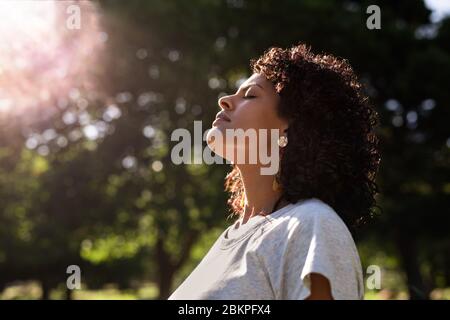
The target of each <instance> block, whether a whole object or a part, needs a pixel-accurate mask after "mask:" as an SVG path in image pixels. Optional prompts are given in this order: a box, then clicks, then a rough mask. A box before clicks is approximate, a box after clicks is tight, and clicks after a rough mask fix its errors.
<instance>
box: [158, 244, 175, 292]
mask: <svg viewBox="0 0 450 320" xmlns="http://www.w3.org/2000/svg"><path fill="white" fill-rule="evenodd" d="M156 256H157V260H158V288H159V296H158V299H160V300H165V299H167V298H168V297H169V294H170V289H171V287H172V281H173V275H174V273H175V269H174V266H173V264H172V263H171V261H170V257H169V255H168V253H167V252H166V251H165V249H164V238H162V237H161V236H160V235H158V240H157V242H156Z"/></svg>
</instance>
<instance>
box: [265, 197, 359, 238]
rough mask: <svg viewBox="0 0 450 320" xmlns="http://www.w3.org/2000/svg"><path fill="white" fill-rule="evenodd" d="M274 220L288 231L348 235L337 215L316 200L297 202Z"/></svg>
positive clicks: (345, 227)
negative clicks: (328, 232)
mask: <svg viewBox="0 0 450 320" xmlns="http://www.w3.org/2000/svg"><path fill="white" fill-rule="evenodd" d="M274 220H275V222H276V223H275V224H279V225H280V226H284V227H287V228H288V229H289V230H292V229H298V230H299V231H300V230H301V231H302V232H305V233H308V231H309V232H318V231H321V232H326V231H333V232H332V233H333V234H336V233H342V234H343V235H345V236H347V235H350V231H349V230H348V228H347V226H346V225H345V223H344V221H342V219H341V218H340V217H339V215H338V213H337V212H336V211H335V210H334V209H333V208H332V207H331V206H329V205H328V204H326V203H325V202H323V201H322V200H320V199H317V198H311V199H306V200H301V201H298V202H297V203H295V204H293V205H292V206H291V209H290V210H289V211H287V212H286V213H285V214H283V215H281V216H280V217H276V218H275V219H274ZM276 220H278V221H276Z"/></svg>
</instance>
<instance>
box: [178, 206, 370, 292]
mask: <svg viewBox="0 0 450 320" xmlns="http://www.w3.org/2000/svg"><path fill="white" fill-rule="evenodd" d="M236 226H239V227H238V228H237V229H236ZM311 273H319V274H321V275H323V276H325V277H326V278H327V279H328V280H329V282H330V284H331V291H332V295H333V298H334V299H336V300H342V299H351V300H356V299H362V298H363V295H364V286H363V279H362V271H361V262H360V259H359V255H358V252H357V249H356V247H355V243H354V241H353V238H352V236H351V234H350V232H349V231H348V229H347V227H346V226H345V224H344V222H343V221H342V220H341V218H340V217H339V216H338V215H337V214H336V212H335V211H334V210H333V209H332V208H331V207H330V206H328V205H327V204H325V203H324V202H322V201H321V200H319V199H316V198H312V199H307V200H301V201H299V202H297V203H295V204H289V205H287V206H285V207H283V208H281V209H279V210H278V211H275V212H274V213H272V214H270V215H268V216H254V217H252V218H250V219H249V220H248V221H247V222H246V223H245V224H243V225H242V218H241V219H239V220H237V221H236V222H235V223H234V224H233V225H231V226H229V227H228V228H227V229H226V230H225V231H224V232H223V233H222V234H221V235H220V236H219V238H218V239H217V241H216V242H215V243H214V245H213V246H212V247H211V249H210V250H209V251H208V253H207V254H206V255H205V257H204V258H203V259H202V261H201V262H200V263H199V264H198V265H197V267H196V268H195V269H194V270H193V271H192V273H191V274H190V275H189V276H188V277H187V278H186V279H185V280H184V282H183V283H182V284H181V285H180V286H179V287H178V288H177V289H176V290H175V292H173V293H172V295H171V296H170V297H169V300H182V299H186V300H197V299H202V300H210V299H211V300H212V299H218V300H222V299H230V300H249V299H254V300H276V299H284V300H303V299H305V298H307V297H308V296H309V295H310V285H309V275H310V274H311Z"/></svg>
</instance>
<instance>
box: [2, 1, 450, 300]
mask: <svg viewBox="0 0 450 320" xmlns="http://www.w3.org/2000/svg"><path fill="white" fill-rule="evenodd" d="M372 4H376V5H378V6H379V7H380V9H381V29H374V30H370V29H368V28H367V26H366V21H367V19H368V18H369V16H370V14H368V13H366V9H367V7H368V6H369V5H372ZM449 13H450V1H448V0H432V1H422V0H397V1H393V0H384V1H374V0H370V1H356V0H353V1H352V0H347V1H334V0H333V1H332V0H303V1H300V0H299V1H297V0H296V1H294V0H292V1H289V0H277V1H268V0H261V1H250V0H191V1H175V0H151V1H144V0H142V1H138V0H128V1H119V0H109V1H80V2H77V1H12V0H3V1H0V298H2V299H165V298H167V297H168V296H169V295H170V294H171V292H172V291H173V290H174V289H175V288H176V287H177V286H178V285H179V284H180V283H181V281H182V280H183V279H184V278H185V277H186V276H187V275H188V274H189V273H190V272H191V271H192V269H193V268H194V267H195V266H196V264H197V263H198V262H199V261H200V260H201V258H202V257H203V256H204V254H205V253H206V252H207V250H208V249H209V248H210V246H211V245H212V244H213V242H214V241H215V240H216V238H217V237H218V236H219V234H220V233H221V232H222V231H223V230H224V228H226V227H227V226H228V225H229V224H230V221H229V220H227V219H226V217H227V215H228V210H227V206H226V199H227V194H225V192H224V191H223V183H224V178H225V175H226V173H227V172H228V171H229V170H230V167H229V166H228V165H217V164H216V165H206V164H200V165H175V164H173V163H172V161H171V159H170V151H171V148H172V147H173V145H174V143H175V142H172V141H171V140H170V135H171V133H172V131H173V130H174V129H176V128H186V129H188V130H189V131H191V132H192V131H193V128H194V126H193V121H194V120H201V121H203V130H206V129H207V128H208V127H209V125H210V123H211V121H212V120H213V118H214V116H215V114H216V113H217V112H218V110H219V108H218V105H217V99H218V98H219V97H220V96H221V95H223V94H225V93H231V92H235V91H236V88H237V87H238V86H239V85H240V83H242V81H243V80H244V79H245V78H246V77H248V76H250V70H249V59H250V58H254V57H257V56H259V55H260V54H262V53H263V52H264V50H266V49H267V48H269V47H270V46H282V47H287V46H291V45H293V44H296V43H298V42H304V43H307V44H309V45H311V46H312V49H313V50H314V51H315V52H329V53H332V54H335V55H337V56H340V57H343V58H346V59H348V60H349V61H350V63H351V65H352V66H353V67H354V69H355V71H356V73H357V74H358V75H359V76H360V79H361V81H362V82H363V83H364V85H365V87H366V91H367V93H368V95H369V96H370V99H371V101H372V103H373V104H374V105H375V106H376V109H377V110H378V112H379V114H380V120H381V125H380V127H379V128H378V133H379V136H380V139H381V145H382V155H383V156H382V165H381V168H380V172H379V175H378V180H377V182H378V184H379V186H380V191H381V193H380V194H379V196H378V202H379V206H380V207H381V209H382V212H381V213H380V215H379V217H378V218H377V221H376V223H374V224H372V225H370V226H368V227H366V228H365V229H363V230H361V231H360V232H358V233H357V234H356V235H355V240H356V241H357V245H358V249H359V252H360V255H361V260H362V263H363V270H364V275H365V278H367V277H368V276H370V274H368V273H367V267H368V266H370V265H376V266H379V267H380V269H381V276H382V278H381V288H380V289H369V288H366V299H448V298H449V297H450V238H449V225H450V223H449V222H450V219H449V213H450V212H449V207H450V158H449V154H450V130H449V120H450V18H449V17H448V14H449ZM69 265H78V266H79V267H80V269H81V282H82V288H81V289H80V290H68V289H67V287H66V280H67V277H68V276H69V274H67V273H66V269H67V267H68V266H69Z"/></svg>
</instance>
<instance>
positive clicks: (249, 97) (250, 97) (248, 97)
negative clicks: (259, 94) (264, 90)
mask: <svg viewBox="0 0 450 320" xmlns="http://www.w3.org/2000/svg"><path fill="white" fill-rule="evenodd" d="M243 98H244V99H253V98H256V97H255V96H244V97H243Z"/></svg>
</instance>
